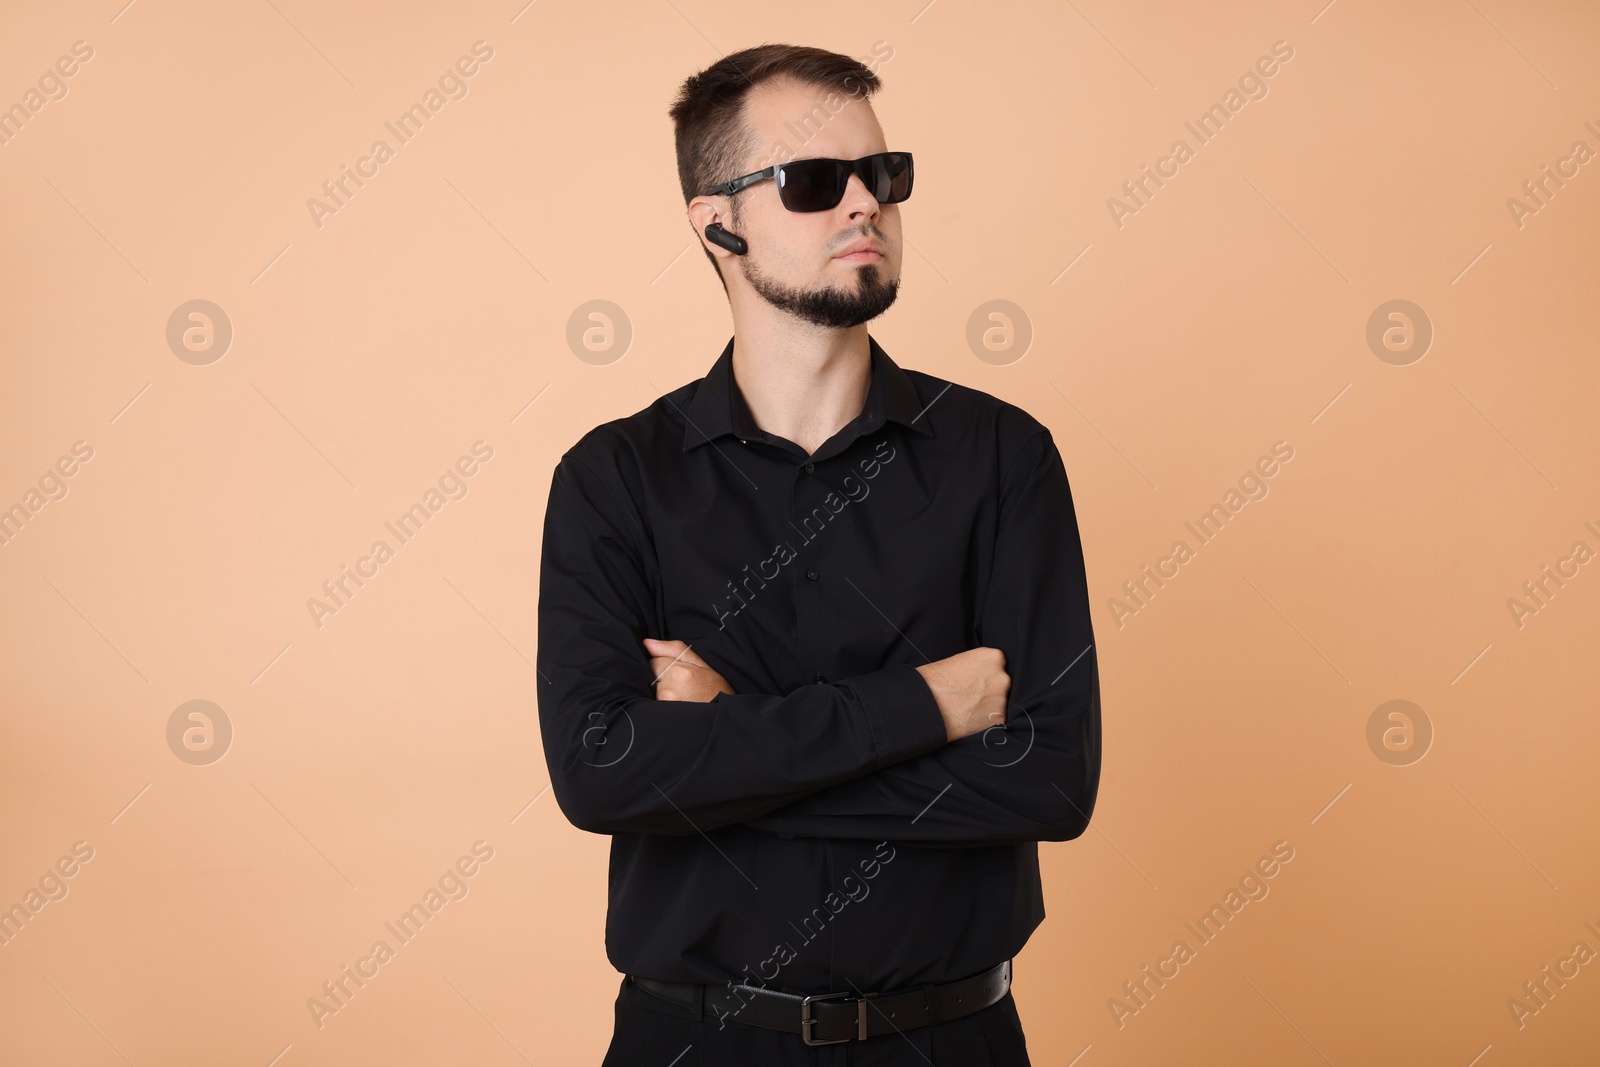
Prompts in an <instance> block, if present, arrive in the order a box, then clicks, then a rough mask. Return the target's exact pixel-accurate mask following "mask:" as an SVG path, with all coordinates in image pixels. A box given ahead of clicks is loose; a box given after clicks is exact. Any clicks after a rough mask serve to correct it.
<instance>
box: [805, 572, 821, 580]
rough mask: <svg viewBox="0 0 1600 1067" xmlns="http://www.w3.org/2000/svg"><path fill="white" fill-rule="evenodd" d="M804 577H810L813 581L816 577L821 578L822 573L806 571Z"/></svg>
mask: <svg viewBox="0 0 1600 1067" xmlns="http://www.w3.org/2000/svg"><path fill="white" fill-rule="evenodd" d="M806 577H807V578H810V579H811V580H812V581H813V582H814V581H816V580H817V579H818V578H821V577H822V575H820V574H818V573H817V572H816V571H806Z"/></svg>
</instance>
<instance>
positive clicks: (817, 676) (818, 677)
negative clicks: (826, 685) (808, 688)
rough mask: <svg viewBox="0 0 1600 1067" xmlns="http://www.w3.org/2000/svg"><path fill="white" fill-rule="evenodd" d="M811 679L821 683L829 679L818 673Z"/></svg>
mask: <svg viewBox="0 0 1600 1067" xmlns="http://www.w3.org/2000/svg"><path fill="white" fill-rule="evenodd" d="M811 680H812V681H813V682H818V683H821V682H826V681H827V680H828V679H826V678H824V677H823V676H822V675H820V674H819V675H816V676H815V677H813V678H812V679H811Z"/></svg>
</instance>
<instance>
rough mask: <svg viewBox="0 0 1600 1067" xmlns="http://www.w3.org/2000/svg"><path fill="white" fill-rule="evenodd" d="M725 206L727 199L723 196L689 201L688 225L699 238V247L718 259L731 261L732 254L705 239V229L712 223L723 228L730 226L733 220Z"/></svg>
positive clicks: (703, 197)
mask: <svg viewBox="0 0 1600 1067" xmlns="http://www.w3.org/2000/svg"><path fill="white" fill-rule="evenodd" d="M727 206H728V198H727V197H725V196H697V197H695V198H694V199H693V200H691V201H689V224H690V225H691V226H693V227H694V232H695V236H696V237H697V238H699V240H700V244H701V246H703V247H704V248H706V249H709V250H710V252H711V254H712V255H714V256H716V257H717V258H718V259H733V258H734V254H733V253H732V252H731V251H729V250H728V249H726V248H723V247H722V246H721V245H718V244H715V243H713V242H712V241H710V240H709V239H708V238H707V237H706V227H707V226H710V225H711V224H712V223H721V224H722V225H723V227H725V228H726V227H727V226H730V225H732V224H733V220H732V219H731V218H730V217H729V216H728V213H727Z"/></svg>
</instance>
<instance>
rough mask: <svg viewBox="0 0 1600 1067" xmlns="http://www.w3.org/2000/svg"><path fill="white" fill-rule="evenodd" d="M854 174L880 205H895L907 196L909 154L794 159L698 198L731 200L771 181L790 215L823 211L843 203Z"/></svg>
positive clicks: (909, 179)
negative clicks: (793, 212)
mask: <svg viewBox="0 0 1600 1067" xmlns="http://www.w3.org/2000/svg"><path fill="white" fill-rule="evenodd" d="M852 174H858V175H860V176H861V182H862V184H864V185H865V186H866V187H867V190H868V191H869V192H870V193H872V195H873V196H874V197H876V198H877V200H878V203H880V204H898V203H900V202H901V201H902V200H905V199H906V198H907V197H909V196H910V195H911V178H912V170H911V153H910V152H879V153H878V154H877V155H873V156H862V157H861V158H860V159H795V160H791V161H789V162H788V163H779V164H777V165H776V166H772V167H768V168H767V169H766V170H758V171H756V172H755V173H754V174H746V175H744V176H743V177H741V178H734V179H733V180H732V181H726V182H723V183H722V184H721V185H717V186H714V187H712V188H711V189H708V190H706V191H705V192H704V193H702V194H700V195H702V196H732V195H733V194H734V193H737V192H738V191H739V190H740V189H743V188H745V187H746V186H750V185H754V184H755V183H756V182H760V181H766V180H767V179H768V178H775V179H776V180H777V182H778V199H779V200H781V201H782V202H783V206H784V207H786V208H788V209H789V210H790V211H827V210H828V209H829V208H831V207H834V206H835V205H837V204H838V203H839V201H840V200H842V199H844V190H845V186H847V185H848V184H849V183H850V175H852Z"/></svg>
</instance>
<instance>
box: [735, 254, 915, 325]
mask: <svg viewBox="0 0 1600 1067" xmlns="http://www.w3.org/2000/svg"><path fill="white" fill-rule="evenodd" d="M742 265H743V268H744V276H745V278H746V279H747V280H748V281H749V282H750V288H752V289H754V290H755V291H756V294H757V295H758V296H760V297H761V298H762V299H763V300H765V301H766V302H767V303H769V304H771V305H772V306H773V307H775V308H780V309H782V310H784V311H787V312H789V313H790V314H791V315H794V316H796V317H797V318H800V319H803V320H804V321H806V322H809V323H812V324H813V325H816V326H826V327H829V328H832V329H847V328H849V327H851V326H859V325H861V324H862V323H863V322H869V321H871V320H872V319H875V318H877V317H878V316H879V315H882V314H883V313H884V312H885V311H888V310H889V307H890V305H892V304H893V303H894V299H895V297H896V296H897V295H898V294H899V292H900V280H899V279H898V278H896V279H894V280H892V281H885V280H884V277H883V274H882V273H881V272H880V271H879V270H878V264H876V263H868V264H866V265H864V266H860V267H856V268H855V277H854V278H852V279H851V280H850V281H849V282H847V283H846V288H843V289H836V288H834V287H833V286H831V285H825V286H822V287H821V288H818V289H797V288H795V287H793V286H789V285H784V284H783V283H782V282H778V281H774V280H773V279H772V278H770V277H768V276H767V275H765V274H762V273H761V270H760V268H759V267H757V265H756V264H755V262H754V261H753V260H750V259H748V258H747V259H745V260H744V262H743V264H742Z"/></svg>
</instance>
